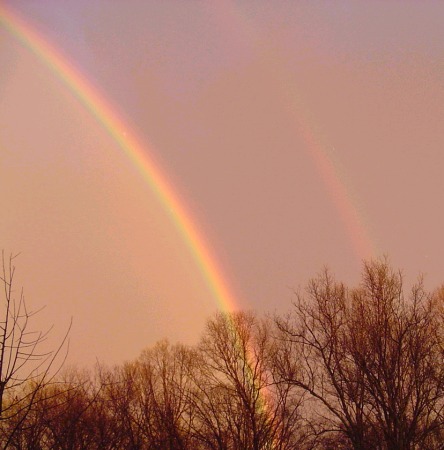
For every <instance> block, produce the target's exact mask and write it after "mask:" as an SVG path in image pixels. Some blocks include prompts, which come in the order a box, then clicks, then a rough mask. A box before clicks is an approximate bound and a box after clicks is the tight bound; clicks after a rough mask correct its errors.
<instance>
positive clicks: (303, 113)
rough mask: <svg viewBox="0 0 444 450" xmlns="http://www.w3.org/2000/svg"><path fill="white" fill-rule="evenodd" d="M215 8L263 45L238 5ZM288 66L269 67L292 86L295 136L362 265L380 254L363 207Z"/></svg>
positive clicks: (286, 100) (289, 103)
mask: <svg viewBox="0 0 444 450" xmlns="http://www.w3.org/2000/svg"><path fill="white" fill-rule="evenodd" d="M212 7H216V8H218V9H217V14H218V17H224V15H225V16H226V18H227V19H228V20H229V21H230V22H231V23H232V24H233V23H234V24H235V26H231V28H232V29H236V30H239V32H241V33H243V38H244V39H246V40H247V41H249V42H250V43H251V45H252V46H255V45H258V43H260V36H259V34H258V33H257V30H256V27H255V24H254V23H253V20H252V19H251V18H250V17H249V16H248V14H247V13H246V12H245V10H243V8H242V7H241V6H240V5H239V4H238V3H236V2H234V1H231V0H227V1H225V2H221V3H215V4H212ZM285 66H286V63H285V61H283V60H279V57H278V54H277V53H276V54H274V55H273V59H272V60H270V61H269V67H272V70H273V77H274V78H275V80H276V83H277V84H279V85H281V86H287V87H290V86H292V87H291V88H287V90H286V95H285V97H283V98H282V102H283V104H285V106H286V107H287V110H288V113H289V115H290V117H292V119H293V121H294V124H295V128H296V130H297V131H296V136H298V137H302V138H303V140H304V142H305V144H306V149H307V151H308V152H309V154H310V157H311V159H312V161H313V163H314V166H315V168H316V171H317V173H318V174H319V176H320V178H321V180H322V182H323V183H324V185H325V188H326V192H327V194H328V196H329V197H330V199H331V201H332V203H333V205H334V206H335V208H336V211H337V213H338V217H339V218H340V220H341V221H342V223H343V225H344V228H345V231H346V233H347V236H348V238H349V239H350V243H351V247H352V249H353V252H354V254H355V257H356V259H357V260H358V261H362V260H363V259H364V260H365V259H371V258H374V257H375V256H376V255H377V253H378V252H377V248H376V246H375V244H374V242H373V241H372V239H371V238H370V233H369V230H368V226H365V225H366V223H365V220H364V218H363V214H362V209H363V208H362V205H359V206H361V208H359V207H358V205H357V202H356V200H355V199H354V196H353V195H352V191H351V189H350V187H349V186H348V185H347V183H346V180H345V178H344V176H343V175H342V176H341V173H340V171H339V170H338V167H337V164H336V163H335V160H334V158H332V157H331V152H329V151H328V150H327V148H328V146H327V145H325V143H323V142H322V139H320V136H321V133H319V130H318V129H319V127H318V126H316V124H314V123H310V120H309V117H310V116H311V114H307V108H306V107H305V106H304V105H303V104H302V102H301V98H300V97H301V96H300V95H299V92H298V89H297V86H293V85H294V82H293V80H291V78H289V77H288V73H289V71H287V70H286V67H285Z"/></svg>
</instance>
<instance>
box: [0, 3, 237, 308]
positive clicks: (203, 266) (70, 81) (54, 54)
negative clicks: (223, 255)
mask: <svg viewBox="0 0 444 450" xmlns="http://www.w3.org/2000/svg"><path fill="white" fill-rule="evenodd" d="M0 24H1V25H3V26H4V27H5V28H6V30H8V32H9V33H11V34H12V35H13V36H14V37H15V38H16V39H17V40H18V41H20V42H21V43H22V44H23V45H24V46H25V47H26V48H28V49H29V50H31V51H32V53H33V54H35V55H36V56H37V57H38V58H39V59H40V60H41V61H42V62H44V64H45V65H46V66H47V67H48V68H50V69H51V70H52V71H53V72H54V73H55V74H56V75H57V77H59V78H60V79H61V80H62V81H63V82H64V83H65V84H66V86H67V87H68V88H69V89H70V91H71V92H72V93H73V94H74V95H75V96H76V97H77V98H78V99H79V100H80V101H81V102H82V104H83V105H84V106H85V107H86V108H87V109H88V110H89V111H90V113H91V114H92V115H93V116H94V117H95V118H96V119H97V121H98V122H99V123H100V124H101V125H102V127H103V128H104V129H105V130H106V132H107V133H108V134H109V135H110V136H111V137H112V138H113V140H114V141H115V142H116V143H117V144H118V145H119V146H120V148H121V149H122V150H123V151H124V152H125V153H126V155H127V156H128V158H130V160H131V161H132V162H133V163H134V165H135V166H136V167H137V169H138V170H139V172H140V174H141V175H142V177H143V178H144V179H145V180H146V182H147V183H148V184H149V185H150V186H151V188H152V190H153V191H154V192H155V194H156V196H157V197H158V199H159V201H160V202H161V203H162V205H163V206H164V208H165V210H166V211H167V212H168V214H170V216H171V218H172V220H173V221H174V223H175V224H176V227H177V229H178V230H179V232H180V234H181V235H182V238H183V240H184V241H185V242H186V244H187V246H188V248H189V250H190V251H191V253H192V254H193V256H194V259H195V261H196V263H197V265H198V266H199V269H200V271H201V272H202V274H203V276H204V278H205V280H206V282H207V284H208V286H209V288H210V289H211V291H212V293H213V295H214V297H215V298H216V300H217V302H218V304H219V306H220V307H221V308H222V309H223V310H225V311H231V310H234V309H237V304H236V301H235V298H234V296H233V294H232V292H231V291H230V289H229V287H228V284H227V282H226V280H225V278H224V276H223V274H222V270H221V268H220V267H219V265H218V263H217V262H216V259H215V257H214V255H213V254H212V252H211V251H210V248H209V245H208V243H207V242H206V240H205V238H204V236H203V234H202V232H200V231H199V229H198V227H197V225H196V224H195V223H194V222H193V220H192V219H191V216H190V214H189V212H188V211H187V208H186V206H185V205H184V202H183V201H181V200H180V199H179V197H178V195H177V194H176V193H175V191H174V189H173V187H172V186H171V184H170V183H169V182H168V180H167V177H166V176H165V174H164V173H163V171H162V170H161V168H160V167H159V165H158V164H156V163H155V161H154V160H153V158H152V157H151V156H150V155H149V153H148V151H147V148H146V147H143V146H142V145H141V143H140V142H139V140H138V139H137V138H136V136H135V135H134V133H130V132H129V130H128V127H127V126H126V125H125V123H124V121H123V120H122V119H121V118H120V117H119V116H118V114H117V112H116V108H114V107H113V106H112V105H111V104H110V103H109V102H108V101H107V100H105V98H104V97H103V95H101V94H100V92H99V90H98V89H97V88H96V87H94V86H93V85H92V84H91V83H90V82H89V81H88V80H87V79H86V78H85V77H84V76H83V75H82V73H81V72H80V71H78V70H77V69H76V68H74V67H73V66H72V65H71V64H70V63H69V59H68V58H66V57H64V56H63V55H62V54H61V53H60V52H59V51H57V50H56V49H55V48H54V47H53V46H51V45H50V44H49V43H48V42H47V41H46V40H45V39H43V37H42V36H41V35H39V33H37V32H36V31H35V30H34V29H33V28H32V27H31V26H30V25H29V24H28V23H27V22H25V21H24V20H23V19H22V18H21V17H20V16H19V15H18V14H17V13H16V12H14V11H12V10H10V9H8V8H6V7H5V6H2V5H0Z"/></svg>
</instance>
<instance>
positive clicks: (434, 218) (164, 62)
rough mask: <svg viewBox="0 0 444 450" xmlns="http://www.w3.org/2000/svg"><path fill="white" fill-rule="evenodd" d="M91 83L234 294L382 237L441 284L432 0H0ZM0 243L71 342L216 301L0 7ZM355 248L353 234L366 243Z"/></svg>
mask: <svg viewBox="0 0 444 450" xmlns="http://www.w3.org/2000/svg"><path fill="white" fill-rule="evenodd" d="M1 4H4V5H7V6H8V7H10V9H11V10H14V11H15V12H16V13H17V14H20V16H21V17H22V18H23V19H24V20H25V21H26V22H28V24H30V26H31V27H32V28H33V29H34V30H35V31H36V32H38V33H39V34H40V35H41V36H42V37H44V39H45V40H47V42H49V43H50V44H51V45H53V46H54V47H55V48H57V49H58V50H59V51H60V52H62V53H63V54H64V55H65V56H66V57H67V60H69V62H70V63H71V64H72V65H73V66H74V67H76V68H77V69H78V70H79V71H81V72H82V73H83V74H84V76H85V77H86V78H87V79H88V80H89V81H90V83H92V84H93V85H94V86H96V87H97V88H98V89H99V91H100V92H101V93H102V94H103V95H104V97H105V98H107V99H108V101H109V102H110V103H111V104H113V105H114V107H115V111H116V112H117V113H118V114H119V115H120V116H121V117H122V118H123V119H124V121H125V123H126V125H127V127H128V133H130V134H134V135H136V136H138V137H139V139H140V141H141V142H142V143H143V147H144V151H146V152H147V154H149V155H150V156H151V157H152V158H154V159H155V160H156V161H157V162H158V164H159V165H160V166H161V167H162V170H163V172H164V174H165V175H166V177H167V178H168V180H169V181H170V182H171V184H172V185H173V186H174V189H175V191H176V192H177V194H178V196H179V197H180V199H181V201H182V202H183V204H184V205H186V208H187V209H188V211H189V212H190V216H191V217H192V218H193V220H194V222H195V223H196V225H197V226H198V228H199V229H200V230H201V233H202V236H203V237H204V239H205V240H206V242H208V243H209V247H210V249H211V253H212V255H213V256H214V258H215V260H217V262H218V264H219V266H220V267H221V271H222V272H223V273H224V276H225V278H226V280H227V282H228V284H229V285H230V287H231V289H232V292H233V294H234V296H235V297H236V304H237V306H238V308H240V309H253V310H256V311H258V312H261V313H262V312H274V311H286V310H288V309H289V308H290V306H291V300H292V299H293V298H294V290H296V289H298V287H300V286H303V285H304V284H305V283H306V282H307V280H308V279H309V278H310V277H312V276H314V275H315V274H316V273H317V272H318V271H319V270H320V269H321V268H322V267H323V266H324V265H327V266H329V267H330V268H331V269H332V271H333V272H334V273H335V274H336V275H337V277H338V278H340V279H342V280H344V281H346V282H347V283H350V284H356V283H358V281H359V273H360V270H361V267H362V259H363V258H367V257H369V256H373V257H378V256H380V255H383V254H386V255H388V256H389V258H390V261H391V262H392V264H393V265H394V266H395V267H399V268H402V269H403V271H404V274H405V276H406V280H407V283H408V284H409V283H410V282H412V281H413V280H414V279H415V277H416V276H417V274H418V273H420V272H421V273H423V274H424V275H425V280H426V285H427V286H428V287H429V288H434V287H436V286H438V285H439V284H441V283H442V282H443V281H444V278H443V276H442V275H443V273H442V267H443V263H442V261H443V256H444V240H443V236H442V234H443V231H442V230H443V229H444V210H443V206H442V200H443V194H444V178H443V169H444V133H443V122H444V27H443V26H442V24H443V23H444V3H442V2H438V1H436V2H432V1H422V2H419V1H402V2H401V1H335V2H326V1H322V2H321V1H313V0H310V1H279V0H275V1H273V2H270V1H259V0H255V1H182V0H177V1H167V2H166V1H146V0H144V1H142V0H141V1H135V0H131V1H108V0H107V1H98V0H88V1H86V0H76V1H59V0H52V1H51V0H45V1H31V0H26V1H25V0H23V1H10V0H7V1H4V0H3V2H2V3H1ZM0 156H1V158H0V187H1V197H0V205H1V219H0V237H1V238H0V247H1V248H3V249H4V250H5V251H6V252H7V253H9V252H14V253H17V252H21V255H20V256H19V257H18V259H17V260H16V265H17V286H16V288H17V291H19V287H20V286H21V285H23V287H24V291H25V296H26V299H27V301H28V304H30V305H31V306H32V307H35V308H37V307H39V306H41V305H46V308H45V310H44V311H42V313H41V314H40V317H39V318H38V319H37V321H36V322H35V323H36V327H37V328H38V327H47V326H49V325H51V324H54V325H55V327H54V330H53V333H52V339H54V340H57V339H58V338H59V337H60V336H61V335H63V332H64V330H66V328H67V326H68V324H69V321H70V318H71V317H73V319H74V325H73V329H72V332H71V344H70V347H71V348H70V356H69V361H71V362H77V363H81V364H91V363H93V362H94V361H95V360H96V358H98V359H99V360H101V361H105V362H108V363H118V362H122V361H124V360H127V359H132V358H134V357H136V356H137V355H138V354H139V352H140V351H141V350H142V349H143V348H144V347H146V346H149V345H152V344H153V343H154V342H156V341H157V340H159V339H162V338H164V337H167V338H169V339H170V340H171V341H172V342H176V341H181V342H185V343H189V344H193V343H195V342H197V340H198V338H199V335H200V333H201V332H202V330H203V327H204V323H205V320H206V319H207V318H208V317H209V316H210V315H211V314H213V313H214V312H215V311H216V310H217V309H218V308H220V305H218V303H217V302H216V299H215V298H214V295H213V294H212V292H211V290H210V289H209V286H208V283H207V280H206V279H205V278H204V277H203V275H202V272H201V270H200V268H199V266H198V264H197V263H196V260H195V259H194V258H193V255H192V254H191V252H190V251H189V248H188V247H187V245H186V243H185V242H184V239H183V236H182V235H181V233H180V232H179V230H178V229H177V227H176V225H175V223H174V222H173V221H172V219H171V216H170V214H169V212H168V208H165V205H163V204H162V203H161V202H159V200H158V198H157V197H156V195H155V193H154V192H153V190H152V188H151V187H150V186H149V184H148V183H147V182H146V181H145V180H144V179H143V177H142V176H141V174H140V172H139V171H138V170H137V168H136V167H135V165H134V163H132V162H131V160H130V159H129V158H128V156H127V155H126V154H125V153H124V152H123V151H122V149H121V148H119V146H118V144H117V143H116V142H115V141H114V140H113V138H112V137H111V136H110V135H109V134H107V132H106V131H105V130H104V129H103V127H102V126H101V125H100V123H98V121H97V120H96V119H95V118H94V117H93V116H92V115H91V113H90V112H89V111H87V110H86V108H85V107H84V105H83V104H82V103H81V102H80V101H79V100H78V99H77V98H76V96H75V95H73V92H72V91H71V90H70V89H68V88H67V86H66V85H65V84H64V83H63V81H62V80H61V79H60V77H58V76H57V74H55V73H54V72H53V71H51V69H50V68H49V67H48V66H47V65H46V64H45V63H44V62H42V60H40V59H39V58H38V57H36V55H35V54H34V53H33V52H31V51H30V50H29V48H27V47H25V46H23V45H22V44H21V43H20V42H19V41H18V40H17V39H16V38H15V37H14V36H13V35H12V34H11V33H10V32H8V30H7V29H6V28H5V27H2V26H1V25H0ZM369 248H371V251H368V250H366V249H369Z"/></svg>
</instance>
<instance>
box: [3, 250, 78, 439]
mask: <svg viewBox="0 0 444 450" xmlns="http://www.w3.org/2000/svg"><path fill="white" fill-rule="evenodd" d="M14 259H15V257H14V256H12V255H11V256H10V257H9V258H8V259H6V258H5V255H4V252H2V274H1V276H0V280H1V282H2V284H3V302H2V304H1V308H2V309H1V317H0V445H1V447H2V448H9V445H10V443H11V440H12V438H13V437H14V435H16V433H18V432H19V431H20V430H21V429H22V428H23V427H24V426H25V423H26V419H27V417H28V414H29V413H30V411H31V410H32V408H33V407H34V406H35V405H36V404H37V403H38V402H39V401H41V400H42V397H41V394H42V392H43V390H44V388H45V387H46V386H48V385H49V384H50V383H51V382H52V381H53V380H54V377H55V376H56V374H57V372H58V370H59V369H60V367H61V366H62V365H63V362H64V359H65V358H66V354H65V353H64V352H62V350H63V349H64V348H67V346H66V345H65V344H66V343H67V337H68V333H69V329H70V327H71V325H70V326H69V328H68V330H67V332H66V334H65V335H64V337H63V339H62V341H61V343H60V344H59V346H58V347H57V348H56V349H55V350H54V351H45V350H42V349H43V346H42V344H43V343H44V341H45V340H46V339H47V337H48V332H41V331H35V330H33V329H32V328H31V326H32V319H33V317H34V316H35V314H37V313H38V312H39V311H34V312H33V311H29V310H28V309H27V306H26V302H25V298H24V295H23V289H20V290H19V291H18V292H17V291H16V290H15V285H14V281H15V280H14V278H15V265H14ZM58 357H60V360H59V359H58Z"/></svg>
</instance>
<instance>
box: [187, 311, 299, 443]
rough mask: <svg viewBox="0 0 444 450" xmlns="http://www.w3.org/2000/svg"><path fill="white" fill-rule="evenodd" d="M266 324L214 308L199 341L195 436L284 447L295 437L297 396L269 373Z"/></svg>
mask: <svg viewBox="0 0 444 450" xmlns="http://www.w3.org/2000/svg"><path fill="white" fill-rule="evenodd" d="M268 325H269V324H266V323H264V322H262V321H260V320H258V318H257V317H256V316H255V315H254V314H252V313H232V314H222V313H219V314H217V315H216V316H215V317H214V318H213V319H212V320H210V321H209V322H208V323H207V329H206V332H205V334H204V336H203V338H202V341H201V344H200V353H201V362H200V363H199V375H198V380H197V381H196V383H195V389H196V390H195V403H196V405H197V412H196V415H198V416H199V417H200V420H199V421H198V422H197V423H199V424H200V425H201V429H200V436H201V438H202V440H203V441H206V445H208V446H209V448H217V449H231V448H235V449H251V450H259V449H261V450H262V449H284V448H292V447H291V443H294V442H295V435H296V434H295V428H294V426H293V425H294V424H297V423H298V407H299V400H300V397H298V398H297V401H295V399H296V397H292V394H293V389H292V387H291V386H288V385H286V386H284V385H283V384H281V383H277V382H276V381H277V380H276V379H275V378H274V376H273V370H272V369H273V368H272V365H270V362H271V361H272V358H271V353H272V352H273V351H274V350H275V349H274V347H273V345H272V339H271V334H270V333H269V326H268Z"/></svg>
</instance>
